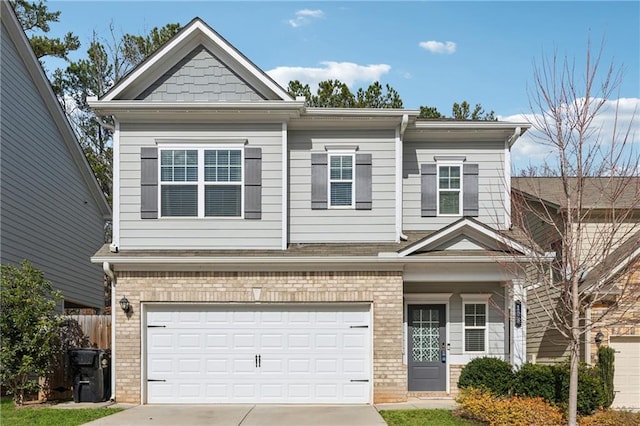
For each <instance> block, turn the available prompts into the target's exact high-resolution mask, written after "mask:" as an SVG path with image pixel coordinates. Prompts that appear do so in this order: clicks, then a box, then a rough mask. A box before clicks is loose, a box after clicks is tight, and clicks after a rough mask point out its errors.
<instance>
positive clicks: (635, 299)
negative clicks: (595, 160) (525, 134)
mask: <svg viewBox="0 0 640 426" xmlns="http://www.w3.org/2000/svg"><path fill="white" fill-rule="evenodd" d="M567 183H568V185H569V188H570V193H571V194H572V195H571V197H570V198H571V202H572V205H573V206H574V207H570V206H569V203H568V201H569V197H567V196H566V195H565V192H564V188H563V180H562V178H560V177H519V178H513V179H512V185H513V201H514V209H515V210H516V212H514V215H517V216H518V217H522V219H523V223H522V225H521V226H522V227H524V228H527V229H528V231H529V235H530V236H531V237H532V238H534V239H535V242H536V245H538V246H540V247H543V248H547V249H548V250H553V251H556V252H557V254H558V256H561V251H562V249H561V247H562V244H561V243H560V241H561V239H562V238H563V235H562V232H563V230H564V229H565V228H566V227H568V225H567V223H568V222H567V219H566V218H567V216H568V215H569V214H571V212H570V209H571V210H573V211H574V212H576V211H577V207H575V206H576V205H577V203H578V194H580V195H581V196H582V197H581V198H582V199H581V206H582V207H581V211H580V215H579V219H577V220H575V222H574V226H573V228H574V229H575V228H576V227H577V225H578V223H579V225H580V227H581V232H582V236H581V237H580V239H579V241H578V240H576V242H575V243H574V245H578V243H580V247H579V252H578V256H577V259H578V268H577V269H579V270H581V271H582V274H581V275H582V277H581V278H582V280H581V283H580V287H579V292H580V294H581V296H580V297H581V299H582V301H583V303H584V308H583V310H582V311H581V313H580V317H581V320H582V321H583V324H584V323H586V322H588V324H586V325H588V327H589V329H590V330H589V332H587V333H585V335H584V336H583V339H582V341H581V345H580V357H581V360H583V361H585V362H587V363H594V362H596V360H597V348H598V346H599V345H608V346H611V347H612V348H614V349H615V351H616V354H615V374H614V390H615V392H616V396H615V399H614V402H613V406H614V407H625V408H633V409H639V408H640V272H639V266H640V264H639V263H638V262H640V179H639V178H637V177H625V176H618V177H586V178H584V179H583V182H582V185H583V189H582V190H578V189H577V185H578V180H577V179H576V178H570V179H568V181H567ZM514 221H516V219H515V218H514ZM574 232H576V231H574ZM556 275H557V276H556V277H555V280H554V281H555V282H556V283H558V285H557V286H556V285H553V286H549V285H547V286H540V287H538V286H536V285H535V283H534V284H533V285H532V286H531V287H530V288H529V289H528V291H527V293H528V295H527V296H528V297H527V301H528V309H529V319H530V321H529V327H528V333H527V357H528V360H530V361H532V362H540V363H554V362H559V361H562V360H566V359H567V358H568V356H569V344H568V340H567V339H566V338H565V337H563V335H562V334H561V333H560V332H559V330H558V326H557V325H556V321H555V319H554V318H553V317H552V315H550V314H553V313H554V312H557V313H561V314H562V313H563V310H562V309H561V306H562V305H561V304H559V303H558V302H557V300H558V297H559V296H558V293H559V287H560V285H561V283H562V278H561V274H560V272H559V271H556ZM549 306H552V307H553V309H551V310H549V309H548V308H549Z"/></svg>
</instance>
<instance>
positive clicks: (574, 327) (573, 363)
mask: <svg viewBox="0 0 640 426" xmlns="http://www.w3.org/2000/svg"><path fill="white" fill-rule="evenodd" d="M578 285H579V282H578V277H577V276H576V277H573V279H572V282H571V307H572V310H571V342H570V370H569V419H568V420H569V426H576V425H577V424H578V367H579V363H580V300H579V297H578Z"/></svg>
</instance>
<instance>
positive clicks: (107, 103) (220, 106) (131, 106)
mask: <svg viewBox="0 0 640 426" xmlns="http://www.w3.org/2000/svg"><path fill="white" fill-rule="evenodd" d="M87 103H88V104H89V106H90V107H91V108H92V109H94V110H96V111H101V112H107V111H122V110H124V111H129V110H150V111H162V110H175V111H186V110H211V111H218V110H262V111H265V110H292V111H300V110H302V109H303V108H304V103H303V102H297V101H293V102H288V101H261V102H149V101H128V100H126V101H119V100H106V99H101V100H97V99H95V98H87Z"/></svg>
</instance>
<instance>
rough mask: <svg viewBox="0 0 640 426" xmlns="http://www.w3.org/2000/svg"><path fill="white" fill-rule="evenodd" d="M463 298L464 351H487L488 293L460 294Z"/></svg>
mask: <svg viewBox="0 0 640 426" xmlns="http://www.w3.org/2000/svg"><path fill="white" fill-rule="evenodd" d="M461 296H462V300H463V303H462V305H463V316H464V318H463V321H464V333H463V334H464V351H465V352H486V351H487V337H488V336H487V318H488V308H489V306H488V305H489V304H488V300H489V295H464V294H463V295H461Z"/></svg>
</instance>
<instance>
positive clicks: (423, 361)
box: [407, 305, 447, 392]
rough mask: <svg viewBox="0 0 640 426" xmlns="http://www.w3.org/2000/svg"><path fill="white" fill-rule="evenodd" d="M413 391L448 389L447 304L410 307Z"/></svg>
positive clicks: (411, 387) (411, 381)
mask: <svg viewBox="0 0 640 426" xmlns="http://www.w3.org/2000/svg"><path fill="white" fill-rule="evenodd" d="M408 315H409V318H408V325H409V339H408V340H409V342H408V343H409V351H408V356H407V358H408V361H409V391H411V392H420V391H444V390H446V377H447V374H446V367H447V350H446V349H447V347H446V346H447V342H446V328H445V327H446V322H445V305H409V309H408Z"/></svg>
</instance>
